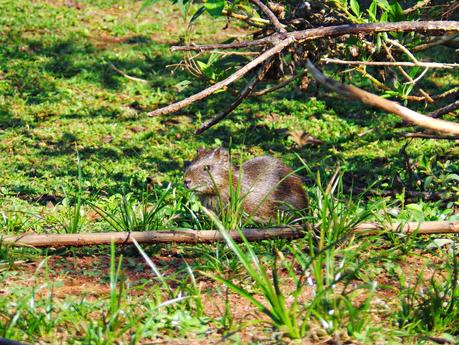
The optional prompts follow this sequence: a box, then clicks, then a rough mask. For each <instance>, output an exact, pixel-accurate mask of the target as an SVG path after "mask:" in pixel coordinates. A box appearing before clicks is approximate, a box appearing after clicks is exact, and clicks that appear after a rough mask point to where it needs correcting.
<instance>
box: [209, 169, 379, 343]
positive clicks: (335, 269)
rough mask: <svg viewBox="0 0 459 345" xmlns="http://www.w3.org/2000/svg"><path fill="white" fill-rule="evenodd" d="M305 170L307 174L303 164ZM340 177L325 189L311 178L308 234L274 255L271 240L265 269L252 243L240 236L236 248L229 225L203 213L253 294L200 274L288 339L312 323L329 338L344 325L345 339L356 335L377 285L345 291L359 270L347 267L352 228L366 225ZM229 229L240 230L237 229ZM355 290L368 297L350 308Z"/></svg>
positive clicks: (303, 332)
mask: <svg viewBox="0 0 459 345" xmlns="http://www.w3.org/2000/svg"><path fill="white" fill-rule="evenodd" d="M304 165H305V164H304ZM305 168H306V170H308V169H307V166H306V165H305ZM342 176H343V175H342V174H341V173H339V171H337V172H336V173H335V174H334V175H333V177H332V178H331V180H330V182H329V183H328V184H326V185H325V186H324V185H323V184H322V180H321V178H320V175H319V174H317V175H316V176H315V182H316V185H315V186H312V187H311V188H309V195H310V196H312V207H311V211H310V214H309V215H308V216H307V217H305V221H307V222H308V224H305V228H309V229H311V231H308V232H306V233H305V237H304V239H303V240H301V241H299V242H298V243H297V244H291V245H289V246H287V248H288V250H287V251H284V252H282V251H280V250H278V249H277V248H276V246H275V242H274V241H273V252H274V260H273V262H272V263H271V264H269V268H268V265H266V264H265V263H262V262H261V261H260V259H259V257H258V256H257V254H256V253H255V250H254V246H253V245H252V244H250V243H249V242H248V241H247V240H246V239H245V238H244V237H242V244H240V245H239V244H237V243H236V242H235V241H234V240H233V239H232V238H231V237H230V236H229V233H228V228H227V227H226V225H228V223H225V222H224V221H222V220H221V219H219V218H218V217H217V216H216V215H215V214H214V213H213V212H211V211H209V210H207V209H203V210H204V212H205V213H207V214H208V216H209V217H210V218H211V219H212V221H213V222H214V224H215V225H216V226H217V227H218V229H219V230H220V232H221V233H222V235H223V237H224V240H225V243H226V245H227V246H228V247H229V249H230V250H231V251H232V252H233V253H234V254H235V256H236V257H237V259H238V261H239V263H240V266H241V268H242V269H243V272H244V273H245V274H246V275H247V276H248V277H250V279H251V280H252V281H253V283H254V286H255V288H256V292H254V293H252V292H250V291H248V290H247V289H246V288H244V287H243V286H242V285H239V284H237V283H235V282H234V281H233V280H232V279H227V278H224V277H223V276H221V275H216V274H211V273H206V272H204V274H205V275H207V276H209V277H211V278H213V279H215V280H216V281H218V282H220V283H222V284H223V285H225V286H226V287H227V288H229V289H230V290H232V291H233V292H234V293H236V294H239V295H240V296H242V297H244V298H245V299H247V300H248V301H249V302H250V303H251V304H252V305H253V306H254V307H255V308H256V309H258V310H259V311H260V312H262V313H264V314H265V315H266V316H267V317H268V319H269V321H270V322H271V323H272V324H273V326H275V327H276V328H277V329H279V330H280V331H281V332H283V333H284V334H285V335H286V336H288V337H290V338H293V339H298V338H303V337H305V336H306V335H307V333H308V332H309V331H310V330H311V329H312V326H313V325H314V324H315V325H320V327H322V329H324V330H325V331H326V332H327V333H329V334H332V333H333V332H334V331H335V330H337V329H338V328H339V327H341V326H342V324H343V323H345V324H346V325H347V330H348V333H349V335H355V334H358V333H359V332H362V331H363V330H364V328H365V326H366V325H367V323H368V311H369V305H370V301H371V297H372V294H373V292H374V291H375V288H376V285H375V284H363V285H362V286H358V287H355V288H353V289H350V288H348V284H347V282H348V281H349V280H350V279H352V277H353V276H354V275H355V273H356V271H357V270H358V268H356V269H354V270H349V269H348V267H347V263H348V262H350V261H351V260H350V259H349V258H351V257H355V256H356V255H358V253H357V252H356V251H355V248H353V247H352V238H351V232H352V229H353V228H354V227H355V226H356V225H357V224H358V223H360V222H362V221H363V220H365V219H366V218H367V217H368V215H369V212H367V211H365V210H364V209H363V208H361V207H360V202H359V200H357V202H355V201H353V200H352V199H347V198H346V197H345V196H344V194H343V184H342ZM233 229H237V230H240V228H239V227H236V228H231V230H233ZM241 235H242V233H241ZM347 239H349V240H350V242H349V243H346V246H347V247H346V246H343V243H345V241H346V240H347ZM305 244H307V245H308V246H309V249H308V250H306V253H305V250H304V248H303V246H304V245H305ZM341 247H343V248H341ZM338 253H339V254H340V255H339V258H338ZM286 256H288V257H289V258H288V259H287V258H286ZM281 269H283V270H284V271H287V272H288V277H287V278H285V277H282V276H281V274H280V272H281V271H282V270H281ZM298 272H300V273H298ZM286 280H290V281H292V282H293V286H294V287H293V288H290V289H288V288H283V286H288V284H283V283H285V281H286ZM338 286H339V287H338ZM357 290H364V293H365V294H366V296H367V297H366V298H365V300H364V302H362V303H360V304H359V305H355V304H354V303H353V302H354V301H353V297H354V295H356V294H358V293H357V292H356V291H357ZM258 296H260V297H258Z"/></svg>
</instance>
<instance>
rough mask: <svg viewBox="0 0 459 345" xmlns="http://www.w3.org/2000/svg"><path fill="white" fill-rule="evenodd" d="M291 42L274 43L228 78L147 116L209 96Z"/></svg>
mask: <svg viewBox="0 0 459 345" xmlns="http://www.w3.org/2000/svg"><path fill="white" fill-rule="evenodd" d="M292 42H293V39H292V38H287V39H285V40H283V41H280V42H279V44H277V45H275V46H274V47H272V48H271V49H268V50H267V51H265V52H264V53H263V54H261V55H259V56H258V57H256V58H255V59H253V60H252V61H250V62H249V63H248V64H247V65H245V66H244V67H242V68H241V69H239V70H238V71H237V72H235V73H233V74H232V75H230V76H229V77H228V78H226V79H224V80H222V81H220V82H218V83H216V84H214V85H212V86H211V87H208V88H207V89H205V90H203V91H201V92H198V93H197V94H194V95H193V96H190V97H188V98H185V99H184V100H182V101H180V102H177V103H173V104H171V105H168V106H167V107H164V108H160V109H156V110H153V111H152V112H150V113H148V116H157V115H164V114H170V113H173V112H175V111H177V110H180V109H182V108H185V107H187V106H189V105H190V104H192V103H194V102H196V101H199V100H201V99H203V98H206V97H207V96H210V95H211V94H213V93H214V92H215V91H218V90H220V89H222V88H224V87H225V86H228V85H229V84H231V83H233V82H235V81H236V80H238V79H239V78H241V77H243V76H244V75H246V74H247V73H248V72H250V71H251V70H252V69H254V68H255V67H257V66H258V65H259V64H261V63H263V62H264V61H266V60H267V59H269V58H270V57H272V56H273V55H276V54H279V53H280V52H281V51H282V50H283V49H284V48H285V47H286V46H288V45H289V44H291V43H292Z"/></svg>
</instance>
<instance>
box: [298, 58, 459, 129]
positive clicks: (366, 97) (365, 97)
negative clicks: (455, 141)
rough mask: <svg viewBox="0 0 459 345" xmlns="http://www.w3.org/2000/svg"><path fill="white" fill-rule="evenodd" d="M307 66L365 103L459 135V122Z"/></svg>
mask: <svg viewBox="0 0 459 345" xmlns="http://www.w3.org/2000/svg"><path fill="white" fill-rule="evenodd" d="M307 67H308V71H309V73H311V75H312V76H313V77H314V79H316V80H317V81H318V82H320V83H321V84H323V85H325V86H327V87H328V88H330V89H332V90H334V91H336V92H338V93H340V94H342V95H344V96H346V97H349V98H353V99H357V100H359V101H361V102H363V103H365V104H368V105H372V106H374V107H377V108H381V109H383V110H385V111H387V112H390V113H393V114H395V115H397V116H399V117H400V118H402V119H403V120H405V121H408V122H411V123H414V124H415V125H418V126H421V127H424V128H429V129H432V130H434V131H438V132H445V133H451V134H456V135H459V124H457V123H454V122H450V121H444V120H439V119H433V118H431V117H429V116H426V115H422V114H419V113H417V112H415V111H413V110H411V109H408V108H406V107H404V106H402V105H400V104H398V103H396V102H393V101H389V100H387V99H384V98H382V97H379V96H376V95H374V94H372V93H369V92H367V91H364V90H362V89H360V88H358V87H355V86H353V85H345V84H341V83H339V82H337V81H335V80H333V79H330V78H327V77H325V76H324V75H323V74H322V73H321V72H320V71H319V70H318V69H317V68H316V67H315V66H314V65H313V64H312V62H311V61H309V60H308V62H307Z"/></svg>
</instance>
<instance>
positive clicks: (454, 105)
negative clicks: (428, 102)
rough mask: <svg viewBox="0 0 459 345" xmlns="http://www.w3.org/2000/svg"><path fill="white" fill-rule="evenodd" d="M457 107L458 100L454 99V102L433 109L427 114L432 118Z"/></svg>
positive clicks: (458, 104) (458, 107) (458, 106)
mask: <svg viewBox="0 0 459 345" xmlns="http://www.w3.org/2000/svg"><path fill="white" fill-rule="evenodd" d="M457 109H459V101H456V102H454V103H451V104H448V105H447V106H444V107H442V108H439V109H437V110H434V111H432V112H430V113H429V114H427V115H428V116H430V117H433V118H437V117H440V116H442V115H445V114H448V113H450V112H452V111H454V110H457Z"/></svg>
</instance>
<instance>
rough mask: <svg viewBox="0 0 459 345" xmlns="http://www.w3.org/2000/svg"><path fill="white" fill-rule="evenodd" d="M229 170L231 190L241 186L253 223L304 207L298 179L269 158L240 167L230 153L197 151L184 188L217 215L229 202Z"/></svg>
mask: <svg viewBox="0 0 459 345" xmlns="http://www.w3.org/2000/svg"><path fill="white" fill-rule="evenodd" d="M230 169H231V171H232V173H231V175H232V185H233V187H234V189H233V190H236V188H237V186H238V184H239V185H240V194H239V195H240V198H242V199H243V208H244V211H245V213H247V214H248V215H249V216H251V217H252V218H253V219H254V220H255V221H258V222H267V221H269V220H275V219H276V217H277V214H278V211H287V210H292V209H294V210H304V209H305V208H306V207H307V198H306V194H305V192H304V189H303V186H302V183H301V180H300V178H299V177H298V176H296V175H294V174H293V172H292V170H291V169H290V168H289V167H287V166H286V165H285V164H283V163H282V162H280V161H279V160H277V159H276V158H274V157H271V156H264V157H257V158H253V159H251V160H249V161H247V162H245V163H243V164H242V165H241V166H240V167H239V166H235V165H232V164H231V161H230V155H229V152H228V151H227V150H225V149H223V148H217V149H215V150H205V149H199V150H198V154H197V156H196V158H195V159H194V160H193V161H192V162H191V163H190V164H189V165H188V166H187V167H186V170H185V185H186V187H187V188H189V189H192V190H194V191H195V192H196V193H197V194H198V196H199V198H200V200H201V202H202V203H203V205H204V206H205V207H207V208H210V209H212V210H214V211H216V212H219V208H220V205H221V204H222V203H223V205H227V204H228V202H229V200H230V190H229V174H230V173H229V172H230Z"/></svg>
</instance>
